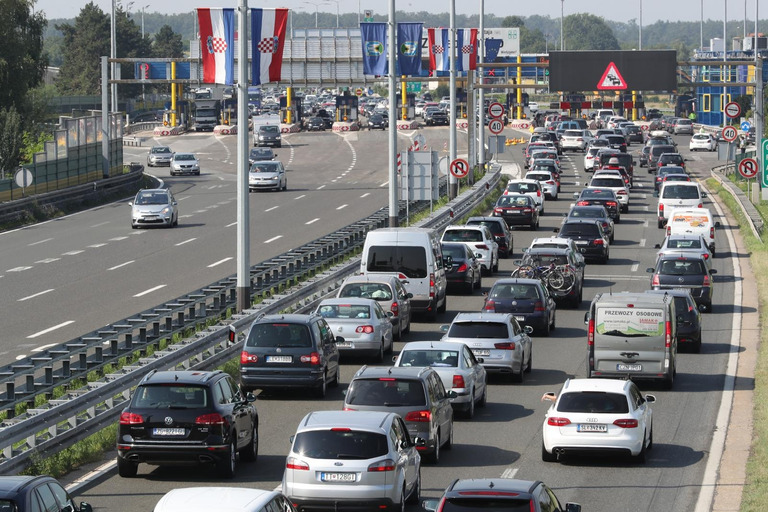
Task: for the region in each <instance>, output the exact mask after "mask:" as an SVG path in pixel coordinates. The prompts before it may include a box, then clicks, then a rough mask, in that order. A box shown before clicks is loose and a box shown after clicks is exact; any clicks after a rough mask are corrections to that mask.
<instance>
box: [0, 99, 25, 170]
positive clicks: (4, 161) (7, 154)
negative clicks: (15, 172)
mask: <svg viewBox="0 0 768 512" xmlns="http://www.w3.org/2000/svg"><path fill="white" fill-rule="evenodd" d="M21 126H22V125H21V116H20V115H19V112H18V111H17V110H16V107H14V106H11V107H9V108H0V176H2V171H11V170H12V169H13V168H14V167H16V166H17V165H19V151H20V150H21V147H22V145H23V130H22V127H21Z"/></svg>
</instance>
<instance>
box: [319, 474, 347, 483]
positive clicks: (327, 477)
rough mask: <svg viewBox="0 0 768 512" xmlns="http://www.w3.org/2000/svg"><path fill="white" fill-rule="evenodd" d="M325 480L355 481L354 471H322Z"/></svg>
mask: <svg viewBox="0 0 768 512" xmlns="http://www.w3.org/2000/svg"><path fill="white" fill-rule="evenodd" d="M320 480H322V481H323V482H354V481H355V474H354V473H320Z"/></svg>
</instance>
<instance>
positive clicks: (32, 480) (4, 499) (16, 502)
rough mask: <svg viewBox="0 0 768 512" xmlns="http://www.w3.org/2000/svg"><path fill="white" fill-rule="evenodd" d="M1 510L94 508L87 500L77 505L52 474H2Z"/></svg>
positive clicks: (87, 510)
mask: <svg viewBox="0 0 768 512" xmlns="http://www.w3.org/2000/svg"><path fill="white" fill-rule="evenodd" d="M0 510H2V511H3V512H39V511H41V510H45V511H48V510H61V511H69V512H91V511H92V510H93V508H92V507H91V506H90V505H89V504H88V503H85V502H80V506H79V507H78V506H77V505H75V502H74V500H73V499H72V498H71V497H70V495H69V493H67V491H66V490H65V489H64V487H62V486H61V484H60V483H59V482H58V481H57V480H56V479H54V478H51V477H50V476H0Z"/></svg>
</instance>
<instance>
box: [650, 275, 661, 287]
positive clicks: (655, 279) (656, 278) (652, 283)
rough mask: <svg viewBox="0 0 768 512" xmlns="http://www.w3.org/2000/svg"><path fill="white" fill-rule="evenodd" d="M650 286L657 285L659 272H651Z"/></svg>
mask: <svg viewBox="0 0 768 512" xmlns="http://www.w3.org/2000/svg"><path fill="white" fill-rule="evenodd" d="M651 286H659V274H653V279H651Z"/></svg>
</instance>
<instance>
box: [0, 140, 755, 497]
mask: <svg viewBox="0 0 768 512" xmlns="http://www.w3.org/2000/svg"><path fill="white" fill-rule="evenodd" d="M334 140H335V139H334ZM677 140H678V142H679V143H680V148H681V152H682V153H683V154H684V155H686V156H688V158H689V159H690V161H689V166H690V168H691V170H692V172H693V174H694V175H696V176H699V177H702V178H703V177H705V176H707V175H708V169H709V168H710V167H712V166H713V165H714V163H715V156H714V155H713V154H695V155H690V154H689V153H688V151H687V138H683V137H678V138H677ZM508 149H509V150H510V151H511V152H510V153H507V154H505V155H504V156H503V157H504V158H505V159H510V158H511V159H513V160H515V161H517V162H520V161H521V158H520V150H519V147H518V148H515V147H511V148H508ZM638 149H639V147H638V146H632V147H631V148H630V150H631V151H637V150H638ZM371 158H373V157H371ZM564 161H565V164H564V173H563V192H562V195H561V199H560V200H558V201H553V202H551V203H549V204H547V208H546V209H547V214H546V215H545V216H544V217H542V220H541V227H540V229H539V230H538V231H537V232H530V231H522V230H517V231H515V233H514V234H515V240H514V253H515V257H519V256H520V254H521V250H522V249H523V248H524V247H526V246H527V245H528V244H529V242H530V241H531V239H532V238H533V237H534V236H548V234H550V233H551V231H552V229H553V228H555V227H557V226H558V225H559V224H560V221H561V215H562V213H564V212H565V211H566V210H567V209H568V206H569V204H570V202H571V201H570V200H569V198H570V194H571V193H572V192H574V191H576V190H579V189H580V188H581V186H583V185H584V184H585V182H586V181H587V179H588V175H587V174H586V173H584V172H583V170H582V155H581V154H567V155H565V157H564ZM293 168H294V169H295V168H296V167H295V165H294V166H293ZM318 172H323V173H324V174H325V175H327V174H328V173H327V172H326V171H320V170H318ZM295 174H296V171H294V172H293V173H292V175H295ZM635 176H636V181H635V183H636V186H635V189H633V192H632V195H631V203H630V211H629V213H628V214H624V215H622V221H621V223H620V224H619V225H617V231H616V240H615V243H614V244H613V246H612V248H611V261H610V262H609V263H608V264H607V265H599V264H589V265H588V266H587V271H586V276H587V279H586V282H585V290H584V302H583V303H582V305H581V307H580V308H578V309H576V310H570V309H561V310H558V314H557V328H556V330H555V331H554V332H553V333H552V336H550V337H549V338H542V337H536V338H534V351H533V354H534V356H533V361H534V363H533V366H534V369H533V371H532V373H530V374H528V375H527V376H526V380H525V382H524V383H523V384H510V383H509V382H506V381H502V380H500V379H492V381H491V386H490V389H489V394H488V402H489V403H488V406H487V407H486V408H485V409H479V410H478V411H477V414H476V416H475V418H474V419H473V420H459V421H458V423H457V430H456V435H455V444H454V448H453V450H452V451H450V452H444V453H443V454H442V457H441V461H440V463H439V465H437V466H433V465H429V464H425V465H424V467H423V470H422V478H423V489H422V497H437V496H439V495H440V493H441V492H442V490H443V489H444V488H445V487H446V486H447V485H448V484H449V483H450V482H451V481H452V480H453V479H455V478H465V477H481V476H484V477H518V478H524V479H540V480H543V481H544V482H546V483H547V484H548V485H550V486H551V487H552V488H553V489H554V490H555V492H556V494H557V495H558V497H559V498H560V499H561V501H563V502H565V501H573V502H577V503H580V504H581V505H582V506H583V509H584V510H585V511H599V512H608V511H613V510H616V509H631V510H633V511H651V510H653V511H655V510H665V511H668V512H683V511H692V510H694V508H695V504H696V500H697V497H698V495H699V492H700V486H701V482H702V479H703V476H704V472H705V465H706V463H707V460H708V451H709V448H710V442H711V439H712V435H713V431H714V429H715V426H714V425H715V417H716V415H717V411H718V407H719V404H720V400H721V391H722V387H723V383H724V375H725V369H726V364H727V359H728V352H729V351H730V343H731V339H732V338H733V337H734V335H735V334H737V333H735V332H733V331H732V330H731V329H732V328H731V325H732V321H733V314H734V312H736V307H735V306H734V299H733V294H734V286H735V283H736V282H738V280H740V279H741V278H740V276H739V275H736V274H735V273H734V272H735V270H734V268H735V267H734V261H733V258H736V257H742V258H743V257H746V255H743V254H741V255H739V254H734V252H733V250H732V247H733V245H732V243H731V240H730V238H729V236H728V235H729V232H730V231H732V230H734V229H736V227H735V226H734V225H733V224H732V222H731V221H729V219H727V218H725V217H720V218H719V220H720V222H721V223H722V228H721V229H720V231H719V232H718V235H717V245H718V257H717V259H716V260H715V262H714V268H716V269H717V270H718V274H717V275H716V276H715V286H716V289H715V294H714V307H713V311H712V312H711V313H707V314H705V315H704V336H703V342H704V343H703V347H702V351H701V353H700V354H688V353H683V354H681V355H680V356H679V359H678V373H677V380H676V381H675V385H674V389H673V390H671V391H664V390H662V389H659V388H656V387H653V386H651V385H650V384H647V383H641V389H642V390H643V391H644V392H650V393H653V394H655V395H656V397H657V402H656V403H655V404H654V406H653V407H654V448H653V450H652V451H651V452H649V457H648V462H647V463H646V464H645V465H637V464H635V463H632V462H629V461H627V460H623V459H620V458H614V457H611V458H602V457H600V458H598V457H582V458H574V459H569V460H567V461H565V462H562V463H544V462H542V461H541V456H540V450H541V423H542V420H543V415H544V412H545V410H546V408H547V407H548V403H547V402H541V396H542V394H543V393H544V392H546V391H558V390H559V388H560V386H561V385H562V383H563V382H564V380H565V379H566V378H568V377H584V376H585V369H586V362H585V357H586V340H585V329H584V323H583V319H584V312H585V311H586V310H587V307H588V304H589V301H590V300H591V298H592V297H593V296H594V294H595V293H598V292H606V291H611V290H612V291H621V290H632V291H642V290H645V289H647V288H648V287H649V280H650V279H649V275H648V274H646V273H645V268H646V267H649V266H652V264H653V262H654V259H655V252H656V251H655V250H654V249H653V245H654V243H657V242H660V241H661V240H662V238H663V234H662V230H660V229H658V228H657V227H656V218H655V207H656V199H655V198H654V197H653V194H652V189H653V188H652V182H651V181H650V178H651V175H649V174H647V173H646V170H645V169H642V168H639V167H636V170H635ZM185 181H186V179H185ZM377 181H381V180H380V178H378V179H375V178H371V179H370V183H369V184H368V185H367V186H368V187H369V188H370V187H375V186H377V183H376V182H377ZM314 184H315V183H314V182H313V185H314ZM348 187H350V186H348ZM306 188H307V190H309V189H310V188H311V187H306ZM307 193H309V192H307ZM356 194H359V191H357V190H356ZM179 195H183V192H181V193H180V194H179ZM201 195H206V194H201ZM350 195H351V194H347V197H349V196H350ZM190 197H196V196H190ZM259 197H261V196H259ZM283 197H290V196H280V198H281V200H280V207H281V208H284V207H285V201H284V200H283V199H282V198H283ZM188 201H189V200H188ZM348 202H349V203H351V202H352V200H351V199H349V200H348ZM188 204H190V203H187V204H185V205H184V207H185V209H186V207H187V205H188ZM214 204H215V203H214ZM709 206H712V205H711V204H710V205H709ZM119 208H121V209H124V207H123V206H122V205H121V206H119ZM349 210H350V211H353V210H352V208H351V207H350V208H349ZM354 211H357V210H354ZM361 211H362V209H361ZM216 213H217V212H206V213H204V214H203V213H201V214H199V215H200V216H201V218H204V219H208V218H209V217H210V218H212V219H213V218H216V219H217V221H218V223H219V224H224V220H222V219H218V217H216ZM295 213H296V215H295V217H297V218H299V219H300V220H303V219H304V216H305V215H306V216H308V215H311V214H309V212H306V211H304V210H301V211H296V212H295ZM314 215H316V216H320V215H323V216H325V215H327V214H326V213H325V211H320V210H318V211H317V213H316V214H314ZM330 220H331V218H330V217H329V218H328V222H330ZM278 221H279V219H278ZM186 222H189V223H194V222H196V221H195V218H192V220H188V221H186ZM197 222H200V221H197ZM207 222H208V221H207V220H206V223H207ZM230 222H231V220H230ZM276 222H277V221H276ZM283 222H284V221H283ZM292 225H299V226H300V225H301V222H300V221H296V222H294V223H293V224H292ZM324 225H325V224H324ZM282 226H283V229H286V228H287V226H285V224H284V223H283V224H282ZM224 229H225V228H223V227H222V230H224ZM301 229H304V228H301ZM180 231H183V230H180ZM207 231H216V230H207ZM271 233H272V232H266V233H264V234H261V236H260V237H259V239H260V240H263V239H264V238H265V237H266V236H268V235H271ZM172 235H175V233H169V235H167V236H168V237H170V236H172ZM49 236H50V235H49ZM200 236H209V237H213V236H215V235H214V234H213V233H210V234H207V235H203V234H202V233H200ZM232 236H233V235H232ZM273 236H274V235H273ZM154 238H155V233H151V232H148V233H146V234H142V235H141V236H137V237H136V239H139V240H153V241H154ZM179 238H182V239H183V238H185V237H179ZM135 243H138V242H135ZM145 243H146V242H145ZM41 245H42V244H41ZM206 245H210V244H209V243H207V244H206ZM147 246H148V247H151V244H150V243H147ZM116 252H117V251H116ZM160 252H161V253H162V251H160ZM230 252H231V251H230ZM122 257H123V258H125V255H123V256H122ZM216 257H220V256H216V255H214V254H209V255H208V258H209V259H210V260H211V261H216ZM162 258H163V255H162V254H159V255H158V257H157V258H156V259H153V260H152V261H160V260H161V259H162ZM185 266H186V265H185ZM165 268H168V267H165ZM513 268H514V266H513V264H512V260H511V259H509V260H502V262H501V265H500V271H499V272H498V273H497V274H496V275H495V276H493V277H486V278H484V279H483V291H487V290H488V288H489V287H490V285H491V284H492V282H493V281H494V279H496V278H498V277H502V276H507V275H509V272H510V271H511V270H512V269H513ZM6 275H7V274H6ZM135 278H136V279H137V280H138V279H140V276H135ZM190 278H192V276H190ZM3 279H5V277H4V278H3ZM169 281H170V279H169ZM121 283H122V286H123V287H127V286H128V284H129V283H128V282H126V281H121ZM150 284H151V283H145V282H142V283H136V285H135V286H131V287H130V290H125V291H124V292H123V293H124V295H128V294H129V293H133V292H134V291H135V290H141V289H144V288H143V287H147V286H150ZM192 287H193V286H190V288H192ZM174 289H175V290H176V289H179V286H178V285H174ZM182 291H183V290H182ZM27 292H29V290H28V291H27ZM482 304H483V297H482V295H481V294H480V293H477V292H476V293H475V294H473V295H451V296H450V297H449V301H448V310H447V312H446V313H445V314H443V315H440V316H439V317H438V320H437V321H436V322H434V323H426V322H423V321H421V320H420V321H418V322H417V323H416V324H414V326H413V329H412V332H411V333H409V334H408V335H407V336H406V337H405V340H404V341H405V342H407V341H416V340H437V339H439V338H440V336H441V334H440V330H439V326H440V324H442V323H448V322H450V320H451V318H452V317H453V316H454V315H455V314H456V313H457V312H458V311H477V310H480V309H481V307H482ZM51 323H53V322H51ZM400 347H402V342H400V343H397V344H396V350H398V349H399V348H400ZM361 364H365V361H364V360H346V361H344V365H343V369H342V386H341V387H340V388H338V389H334V390H331V392H330V393H329V396H328V397H327V398H326V399H324V400H321V401H318V400H317V399H315V398H310V397H309V396H305V395H304V394H303V393H300V392H296V393H290V394H289V393H271V394H263V393H262V394H260V395H259V399H258V400H257V402H256V405H257V407H258V409H259V413H260V419H261V427H260V438H261V440H260V455H259V460H258V462H257V463H255V464H250V465H248V464H241V465H239V466H238V474H237V476H236V478H235V479H234V480H233V481H225V482H222V481H221V480H219V479H217V478H216V477H215V476H214V475H213V473H212V472H208V471H205V470H200V469H198V468H188V469H187V468H181V469H179V468H167V469H164V468H155V467H150V466H146V465H142V466H140V468H139V476H138V477H137V478H135V479H123V478H120V477H118V476H117V475H116V472H115V471H112V472H111V473H108V474H107V475H106V476H105V477H104V478H102V479H100V480H99V481H98V483H97V484H96V485H95V486H93V487H90V488H88V489H86V490H85V491H84V492H82V493H80V499H83V500H85V501H88V502H89V503H91V504H92V505H94V507H97V508H98V509H100V510H105V511H107V512H109V511H119V510H123V509H124V508H125V505H126V503H127V502H129V503H130V507H131V508H133V509H138V510H145V511H147V510H151V509H152V508H153V507H154V505H155V503H156V502H157V501H158V499H159V498H160V497H161V496H162V495H163V494H164V493H165V492H167V491H168V490H170V489H172V488H175V487H188V486H198V485H240V486H249V487H258V488H265V489H272V488H275V487H276V486H278V485H279V483H280V479H281V477H282V468H283V464H284V462H285V454H286V453H287V451H288V448H289V436H290V435H291V434H292V433H293V432H294V430H295V427H296V425H297V424H298V421H299V420H300V419H301V418H302V417H303V416H304V415H305V414H306V413H307V412H309V411H312V410H318V409H339V408H340V407H341V404H342V398H343V395H342V393H343V390H344V389H345V387H346V384H347V383H348V382H349V379H350V378H351V376H352V375H353V374H354V372H355V371H356V369H357V368H359V367H360V365H361ZM113 455H114V454H110V455H109V456H108V457H107V458H106V459H105V460H108V459H109V458H111V457H113ZM128 500H130V501H128ZM416 510H419V507H416V506H411V507H409V511H411V512H415V511H416Z"/></svg>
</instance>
